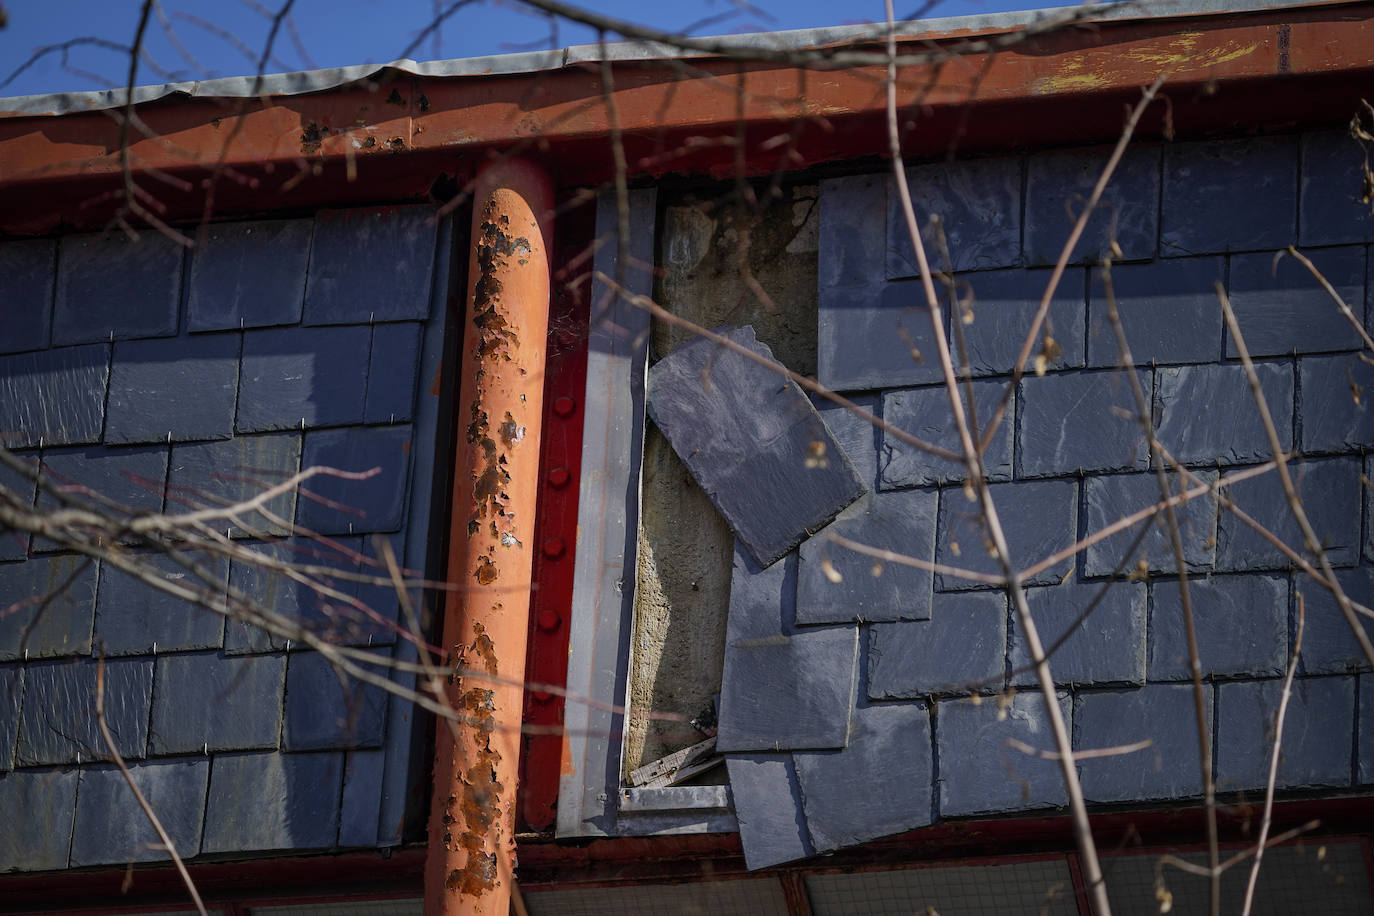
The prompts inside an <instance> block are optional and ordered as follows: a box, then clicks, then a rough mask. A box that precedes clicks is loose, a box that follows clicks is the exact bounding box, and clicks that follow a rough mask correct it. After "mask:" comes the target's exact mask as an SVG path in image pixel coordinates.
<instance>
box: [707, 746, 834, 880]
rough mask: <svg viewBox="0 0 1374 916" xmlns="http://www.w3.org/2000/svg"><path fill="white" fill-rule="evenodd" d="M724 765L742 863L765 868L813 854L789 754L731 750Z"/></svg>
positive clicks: (799, 792) (795, 775)
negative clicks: (737, 830)
mask: <svg viewBox="0 0 1374 916" xmlns="http://www.w3.org/2000/svg"><path fill="white" fill-rule="evenodd" d="M725 767H726V769H727V770H728V771H729V774H730V792H731V795H732V796H733V797H734V802H735V815H736V816H737V817H738V818H739V833H740V845H741V846H743V847H744V863H745V865H747V866H748V867H749V868H750V869H751V870H753V869H759V868H767V867H768V866H770V865H778V864H779V863H782V862H791V861H794V860H796V859H804V858H806V857H807V856H810V855H814V854H815V849H814V847H812V845H811V835H810V833H808V832H807V829H806V816H805V815H804V814H803V813H802V800H801V790H800V789H799V788H798V787H797V774H796V769H795V766H794V764H793V762H792V755H791V754H753V755H739V754H732V755H730V756H729V757H726V758H725Z"/></svg>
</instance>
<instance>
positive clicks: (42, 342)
mask: <svg viewBox="0 0 1374 916" xmlns="http://www.w3.org/2000/svg"><path fill="white" fill-rule="evenodd" d="M874 222H876V220H874ZM56 255H57V243H56V242H54V241H53V240H52V239H22V240H19V241H13V242H5V243H3V244H0V277H4V278H5V288H4V291H3V292H0V314H4V316H5V321H4V324H3V325H0V353H21V352H23V351H25V350H41V349H43V348H44V347H46V346H47V345H48V341H49V340H50V339H51V335H52V302H53V279H54V278H53V272H54V269H55V266H56V262H55V258H56Z"/></svg>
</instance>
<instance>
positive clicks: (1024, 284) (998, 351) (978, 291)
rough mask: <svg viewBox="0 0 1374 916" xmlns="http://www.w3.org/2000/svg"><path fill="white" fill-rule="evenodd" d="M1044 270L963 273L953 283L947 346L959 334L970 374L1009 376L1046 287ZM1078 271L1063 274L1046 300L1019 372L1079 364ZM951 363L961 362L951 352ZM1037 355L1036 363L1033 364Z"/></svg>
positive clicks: (1080, 303) (1047, 276)
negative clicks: (955, 300)
mask: <svg viewBox="0 0 1374 916" xmlns="http://www.w3.org/2000/svg"><path fill="white" fill-rule="evenodd" d="M1051 273H1053V271H1049V270H993V271H987V272H986V273H977V274H965V275H963V276H960V277H958V278H957V280H956V283H957V285H956V291H957V293H958V296H959V300H960V304H959V305H958V306H956V307H953V309H952V311H953V318H954V320H952V321H951V322H950V339H951V343H950V346H955V343H954V341H955V340H956V336H955V335H956V333H960V332H961V333H962V334H963V337H964V346H965V348H966V349H967V352H968V363H967V367H968V370H969V372H970V374H972V375H997V374H1001V373H1009V372H1011V370H1012V368H1013V367H1015V365H1016V358H1017V357H1018V356H1020V355H1021V347H1022V346H1023V345H1024V344H1025V342H1026V334H1027V333H1029V332H1030V328H1031V323H1032V322H1033V321H1034V320H1035V315H1036V313H1037V312H1038V311H1039V309H1040V299H1041V297H1043V296H1044V294H1045V287H1046V286H1048V285H1049V281H1050V274H1051ZM1083 282H1084V278H1083V271H1082V270H1077V269H1070V270H1068V271H1066V272H1065V273H1064V276H1063V278H1061V280H1060V281H1059V285H1058V286H1057V287H1056V288H1055V291H1054V298H1053V299H1051V300H1050V310H1049V312H1048V313H1047V314H1046V316H1045V322H1044V323H1043V324H1042V325H1041V330H1040V333H1039V336H1038V337H1037V338H1036V341H1035V345H1034V346H1033V347H1032V349H1031V351H1030V357H1029V359H1027V360H1026V364H1025V368H1026V369H1027V370H1034V369H1035V368H1036V366H1037V365H1040V366H1042V367H1043V368H1046V369H1067V368H1074V367H1079V366H1082V365H1083V359H1084V352H1083V351H1084V346H1083V325H1084V320H1083V314H1084V310H1085V308H1086V306H1085V304H1084V296H1083ZM955 354H956V355H955V360H954V365H955V366H956V367H960V370H961V374H962V369H963V366H964V365H965V364H964V362H963V360H962V359H961V358H959V356H958V351H957V350H956V351H955ZM1038 357H1043V359H1042V360H1039V361H1038V360H1037V358H1038Z"/></svg>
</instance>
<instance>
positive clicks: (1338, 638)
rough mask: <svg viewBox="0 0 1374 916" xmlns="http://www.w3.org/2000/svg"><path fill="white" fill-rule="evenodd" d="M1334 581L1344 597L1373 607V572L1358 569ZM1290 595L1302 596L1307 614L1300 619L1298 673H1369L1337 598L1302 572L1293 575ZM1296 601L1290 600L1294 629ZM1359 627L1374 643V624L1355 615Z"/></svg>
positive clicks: (1341, 573) (1365, 568) (1340, 575)
mask: <svg viewBox="0 0 1374 916" xmlns="http://www.w3.org/2000/svg"><path fill="white" fill-rule="evenodd" d="M1336 581H1337V583H1338V584H1339V585H1340V586H1341V589H1342V590H1343V591H1344V592H1345V595H1346V597H1347V598H1349V599H1350V600H1351V601H1353V602H1356V603H1358V604H1363V605H1364V606H1365V607H1370V606H1374V569H1371V568H1370V567H1368V566H1361V567H1359V568H1358V569H1343V570H1339V571H1337V573H1336ZM1293 592H1294V594H1295V596H1296V595H1302V597H1303V607H1304V608H1305V610H1306V615H1305V617H1304V620H1303V631H1302V657H1301V660H1300V661H1299V662H1298V673H1299V674H1347V673H1350V672H1354V671H1368V670H1369V659H1368V658H1367V657H1366V656H1365V654H1364V650H1363V649H1362V648H1361V647H1360V643H1359V640H1358V639H1356V637H1355V633H1354V632H1353V631H1352V630H1351V628H1350V621H1349V620H1347V619H1346V617H1345V614H1343V613H1342V612H1341V608H1340V605H1339V604H1337V603H1336V596H1335V595H1333V594H1331V592H1329V591H1327V590H1326V589H1325V588H1322V587H1321V586H1319V585H1317V584H1316V583H1315V582H1313V581H1312V580H1311V579H1309V578H1307V577H1306V576H1305V575H1302V574H1301V573H1294V574H1293ZM1297 613H1298V611H1297V599H1296V597H1295V598H1294V601H1293V626H1294V628H1295V630H1296V627H1297ZM1357 619H1358V620H1359V622H1360V625H1361V626H1362V627H1363V628H1364V631H1365V634H1366V635H1368V636H1369V638H1370V641H1371V642H1374V621H1371V620H1370V619H1369V618H1368V617H1364V616H1362V615H1361V616H1358V617H1357Z"/></svg>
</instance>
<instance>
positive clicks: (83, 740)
mask: <svg viewBox="0 0 1374 916" xmlns="http://www.w3.org/2000/svg"><path fill="white" fill-rule="evenodd" d="M98 666H99V663H98V661H97V660H96V659H89V658H87V659H81V660H79V661H70V662H45V663H42V664H31V665H29V667H28V672H27V674H26V675H25V678H24V707H23V709H22V710H21V711H20V713H19V743H18V747H17V750H16V752H15V763H16V765H18V766H44V765H47V764H55V763H58V764H61V763H80V762H81V761H82V760H86V761H90V760H93V759H104V758H105V757H106V756H107V755H108V753H109V751H108V748H107V746H106V744H105V739H104V737H103V736H102V735H101V734H100V727H99V725H98V723H97V722H96V717H95V692H96V686H97V680H96V675H97V669H98ZM152 691H153V663H152V660H151V659H119V660H114V661H108V662H106V663H105V722H106V724H107V725H108V726H109V728H110V733H111V734H112V735H113V737H114V740H115V746H116V747H117V748H118V749H119V753H120V754H121V755H122V756H123V757H124V758H125V759H137V758H140V757H142V756H143V754H144V749H145V747H146V746H147V743H148V704H149V702H150V701H151V698H152Z"/></svg>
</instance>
